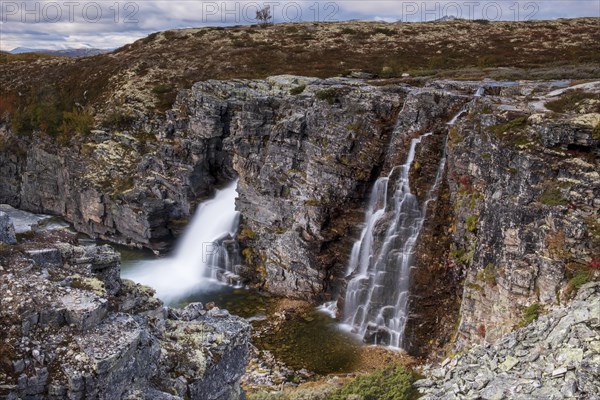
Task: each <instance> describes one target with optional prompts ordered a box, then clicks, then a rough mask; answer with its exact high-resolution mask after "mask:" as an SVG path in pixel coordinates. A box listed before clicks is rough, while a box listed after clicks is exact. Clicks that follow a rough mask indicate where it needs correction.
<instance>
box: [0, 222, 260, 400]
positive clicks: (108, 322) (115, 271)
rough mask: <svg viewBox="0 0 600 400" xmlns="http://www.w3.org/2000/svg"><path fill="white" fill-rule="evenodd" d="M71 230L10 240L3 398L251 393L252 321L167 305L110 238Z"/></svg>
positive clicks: (2, 336)
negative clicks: (132, 277) (80, 240)
mask: <svg viewBox="0 0 600 400" xmlns="http://www.w3.org/2000/svg"><path fill="white" fill-rule="evenodd" d="M52 235H55V236H61V238H60V240H55V239H56V238H53V237H52ZM65 235H66V234H65V233H64V232H63V233H60V234H58V233H55V234H52V233H46V234H44V235H42V236H43V237H39V236H40V235H37V236H36V237H35V238H33V239H28V240H27V241H25V242H22V243H21V242H20V243H18V244H16V245H4V247H2V248H1V254H0V321H1V323H0V399H7V400H16V399H31V400H34V399H36V400H37V399H91V398H94V399H106V400H113V399H158V400H161V399H164V400H167V399H168V400H176V399H184V398H185V399H199V400H235V399H243V398H244V394H243V392H242V390H241V389H240V385H239V380H240V378H241V376H242V374H243V373H244V370H245V367H246V364H247V362H248V349H249V340H250V325H249V324H248V323H247V322H245V321H244V320H243V319H241V318H238V317H235V316H232V315H230V314H229V313H228V312H227V311H226V310H221V309H218V308H213V309H211V310H207V309H205V308H204V307H203V306H202V304H200V303H194V304H190V305H188V306H187V307H186V308H184V309H171V308H168V307H164V306H163V304H162V302H161V301H160V300H158V299H156V298H155V297H153V295H154V291H153V290H152V289H150V288H148V287H145V286H142V285H139V284H135V283H133V282H131V281H127V280H121V279H120V278H119V272H120V257H119V255H118V253H116V252H115V251H114V250H113V249H112V248H111V247H110V246H78V245H75V244H74V243H75V242H74V239H73V238H70V239H73V240H71V243H65V242H64V239H65ZM67 239H69V237H67ZM68 241H69V240H67V242H68Z"/></svg>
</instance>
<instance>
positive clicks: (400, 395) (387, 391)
mask: <svg viewBox="0 0 600 400" xmlns="http://www.w3.org/2000/svg"><path fill="white" fill-rule="evenodd" d="M416 379H417V376H416V374H414V373H413V372H411V371H408V370H407V369H406V368H405V367H403V366H401V365H399V366H396V367H392V368H387V369H384V370H378V371H375V372H373V373H371V374H368V375H362V376H358V377H357V378H355V379H354V380H353V381H352V382H350V383H348V384H346V385H344V386H343V387H342V388H340V389H339V390H337V391H336V392H333V393H332V394H331V396H330V397H329V400H347V399H360V400H384V399H385V400H406V399H414V398H417V397H418V392H417V390H416V389H415V388H414V387H413V386H412V384H413V382H414V381H415V380H416Z"/></svg>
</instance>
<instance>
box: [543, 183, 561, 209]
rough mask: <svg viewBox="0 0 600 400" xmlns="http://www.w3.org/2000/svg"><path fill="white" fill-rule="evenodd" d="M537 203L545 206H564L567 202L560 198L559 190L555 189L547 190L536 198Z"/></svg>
mask: <svg viewBox="0 0 600 400" xmlns="http://www.w3.org/2000/svg"><path fill="white" fill-rule="evenodd" d="M538 201H539V202H540V203H542V204H545V205H547V206H564V205H566V204H567V200H566V199H565V198H564V197H563V196H562V194H561V192H560V189H559V188H557V187H552V188H547V189H546V190H544V191H543V192H542V194H541V195H540V196H539V197H538Z"/></svg>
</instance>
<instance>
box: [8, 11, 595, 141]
mask: <svg viewBox="0 0 600 400" xmlns="http://www.w3.org/2000/svg"><path fill="white" fill-rule="evenodd" d="M599 21H600V20H599V19H597V18H579V19H562V20H556V21H528V22H488V21H465V20H456V21H447V22H443V23H395V24H388V23H382V22H357V21H354V22H341V23H301V24H280V25H273V26H268V27H258V26H238V27H229V28H220V27H217V28H198V29H184V30H174V31H166V32H160V33H154V34H152V35H150V36H148V37H146V38H144V39H141V40H138V41H136V42H135V43H133V44H130V45H126V46H124V47H122V48H120V49H118V50H116V51H115V52H113V53H110V54H102V55H98V56H95V57H89V58H85V59H68V58H63V57H60V58H52V57H48V56H45V57H44V56H39V57H35V56H32V55H27V56H26V57H23V56H20V57H19V56H14V55H12V56H11V55H7V54H1V55H0V85H1V86H2V87H3V89H4V90H3V96H2V101H0V114H5V113H6V112H8V113H12V112H15V111H16V110H17V109H21V111H23V112H24V113H25V114H26V115H25V117H26V119H29V120H31V119H34V120H35V118H31V116H32V115H35V114H39V113H40V110H36V109H35V108H36V106H35V105H36V104H39V103H45V104H46V108H44V109H43V110H42V111H41V113H42V114H44V113H45V114H47V113H48V112H50V114H52V113H53V112H54V111H56V113H55V114H56V116H55V117H54V120H53V121H49V122H48V121H46V122H47V123H46V124H43V123H41V122H40V121H33V124H32V125H33V126H31V127H29V129H31V130H33V129H36V128H39V127H40V126H42V125H48V126H50V130H52V127H53V126H54V125H56V126H59V125H60V122H61V120H62V112H64V111H71V110H72V109H73V107H74V106H75V104H76V103H77V104H78V105H79V106H80V107H85V106H92V107H93V108H92V109H91V110H89V112H90V113H91V114H95V115H96V117H97V119H98V118H100V119H107V118H108V119H110V115H104V116H102V115H99V114H98V112H100V111H102V112H105V113H108V114H110V112H109V111H110V110H111V109H112V108H114V107H118V108H119V109H123V108H125V109H127V110H129V112H134V111H135V110H138V111H148V110H152V111H154V110H158V111H162V110H164V109H167V108H169V107H170V105H171V104H172V103H173V101H174V99H175V95H176V92H177V89H182V88H189V87H191V85H192V84H193V83H194V82H197V81H200V80H206V79H232V78H265V77H267V76H271V75H276V74H295V75H304V76H315V77H331V76H338V75H346V74H349V73H351V72H352V71H364V72H368V73H371V74H374V75H376V76H378V77H382V78H394V77H401V76H402V74H404V73H408V74H410V75H411V76H410V77H408V78H405V80H406V81H408V82H409V83H413V84H414V83H418V82H419V80H418V79H415V78H414V77H423V76H426V77H436V78H440V77H452V78H458V79H466V78H469V79H481V78H484V77H491V78H494V79H524V78H532V79H557V78H567V77H568V78H571V79H573V78H575V79H577V78H579V79H589V78H595V77H599V76H600V68H598V63H599V62H600V52H599V51H598V50H599V46H598V43H600V30H599V29H598V24H599ZM112 117H113V119H114V115H113V116H112ZM42 122H43V121H42ZM42 128H43V126H42ZM54 128H55V129H56V127H54Z"/></svg>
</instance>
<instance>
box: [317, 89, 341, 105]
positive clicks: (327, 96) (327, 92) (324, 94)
mask: <svg viewBox="0 0 600 400" xmlns="http://www.w3.org/2000/svg"><path fill="white" fill-rule="evenodd" d="M337 96H338V92H337V90H335V89H333V88H332V89H323V90H319V91H318V92H317V93H316V94H315V97H316V98H317V99H319V100H323V101H326V102H327V103H329V104H333V103H334V102H335V99H336V98H337Z"/></svg>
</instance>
